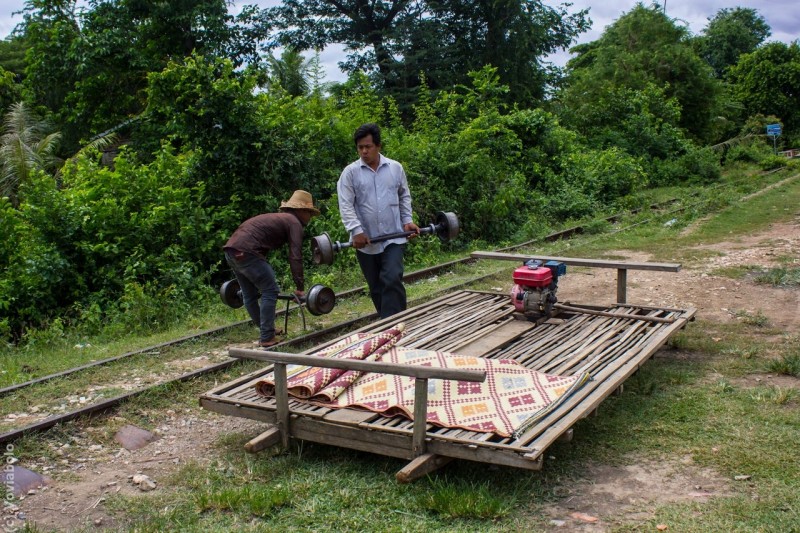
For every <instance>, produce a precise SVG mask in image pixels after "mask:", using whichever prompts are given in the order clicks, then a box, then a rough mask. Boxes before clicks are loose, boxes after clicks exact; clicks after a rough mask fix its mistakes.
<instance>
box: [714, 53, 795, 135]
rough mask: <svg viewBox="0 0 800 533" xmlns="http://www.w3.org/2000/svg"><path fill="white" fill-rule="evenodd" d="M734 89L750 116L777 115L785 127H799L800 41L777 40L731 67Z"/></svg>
mask: <svg viewBox="0 0 800 533" xmlns="http://www.w3.org/2000/svg"><path fill="white" fill-rule="evenodd" d="M728 81H729V82H730V83H731V85H732V91H733V93H734V94H735V95H736V96H737V97H738V99H739V100H740V101H741V102H742V103H743V104H744V106H745V111H746V115H747V116H751V115H755V114H759V113H760V114H762V115H775V116H777V117H780V118H781V119H782V120H783V123H784V125H785V126H786V130H788V131H791V132H793V133H797V132H798V130H799V129H800V91H798V87H800V44H798V42H797V41H795V42H793V43H792V44H785V43H781V42H774V43H769V44H766V45H764V46H762V47H760V48H758V49H757V50H755V51H754V52H752V53H750V54H744V55H743V56H741V57H740V58H739V62H738V63H737V64H736V65H734V66H732V67H731V68H730V69H729V70H728Z"/></svg>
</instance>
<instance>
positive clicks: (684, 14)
mask: <svg viewBox="0 0 800 533" xmlns="http://www.w3.org/2000/svg"><path fill="white" fill-rule="evenodd" d="M278 3H280V2H279V0H258V1H257V0H249V1H239V2H235V3H234V6H233V7H232V8H231V9H232V10H233V11H234V12H235V11H238V9H240V8H241V6H242V5H244V4H255V5H258V6H261V7H271V6H274V5H277V4H278ZM544 3H545V4H546V5H550V6H557V5H560V4H562V3H565V2H562V1H560V0H544ZM569 3H571V4H572V6H571V7H569V8H568V11H569V12H571V13H572V12H576V11H578V10H581V9H589V18H590V19H592V27H591V29H590V30H589V31H588V32H586V33H583V34H581V36H580V37H579V39H578V43H586V42H591V41H594V40H596V39H597V38H599V37H600V35H602V33H603V31H604V29H605V28H606V27H607V26H608V25H610V24H612V23H613V22H614V21H615V20H616V19H618V18H619V17H620V16H622V15H623V14H624V13H626V12H628V11H630V10H631V9H632V8H633V7H634V6H635V5H636V4H637V0H571V2H569ZM657 3H658V5H660V6H662V7H663V8H664V9H665V10H666V13H667V15H669V16H670V17H671V18H673V19H675V20H676V21H677V22H678V23H679V24H683V25H685V26H687V27H688V28H689V30H690V31H691V32H692V33H693V34H698V33H700V32H701V31H702V30H703V28H705V26H706V25H707V24H708V19H709V18H712V17H713V16H714V15H715V14H716V13H717V12H718V11H719V10H720V9H723V8H735V7H746V8H753V9H755V10H757V11H758V13H759V14H760V15H761V16H762V17H764V19H766V21H767V24H769V25H770V27H771V28H772V36H771V37H770V38H769V39H768V41H782V42H785V43H790V42H792V41H795V40H797V39H800V9H798V8H797V5H798V2H797V0H768V1H765V0H758V1H754V0H739V1H735V0H734V1H730V0H658V2H657ZM644 4H645V5H650V1H649V0H646V1H645V2H644ZM24 5H25V0H3V5H2V7H0V37H2V38H4V37H6V36H7V35H8V34H9V33H11V31H12V30H13V29H14V27H15V26H16V25H17V24H18V23H19V22H21V21H22V16H21V15H19V14H17V15H14V14H13V13H14V12H15V11H20V10H21V9H22V8H23V6H24ZM569 58H570V55H569V53H568V52H560V53H558V54H555V55H553V56H550V57H549V58H548V60H549V61H551V62H553V63H554V64H556V65H558V66H563V65H564V64H565V63H566V62H567V60H569ZM343 59H344V53H343V52H342V49H341V47H337V46H331V47H328V48H326V49H325V50H324V51H323V52H322V53H321V54H320V60H321V62H322V64H323V67H324V69H325V72H326V77H327V81H343V80H345V79H346V77H345V76H344V74H342V73H341V71H340V70H339V68H338V66H337V63H338V62H339V61H341V60H343Z"/></svg>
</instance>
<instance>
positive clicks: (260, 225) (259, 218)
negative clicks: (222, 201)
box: [223, 213, 305, 291]
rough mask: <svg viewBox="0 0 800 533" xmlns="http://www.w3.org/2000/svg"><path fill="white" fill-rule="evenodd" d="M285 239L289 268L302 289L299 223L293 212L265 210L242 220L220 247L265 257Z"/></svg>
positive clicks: (301, 234)
mask: <svg viewBox="0 0 800 533" xmlns="http://www.w3.org/2000/svg"><path fill="white" fill-rule="evenodd" d="M286 243H289V268H290V269H291V271H292V279H293V280H294V283H295V286H296V288H297V290H301V291H302V290H305V285H304V280H303V253H302V250H303V248H302V246H303V224H302V223H301V222H300V219H298V218H297V217H296V216H295V215H294V214H293V213H266V214H263V215H256V216H254V217H253V218H249V219H247V220H245V221H244V222H242V224H241V225H240V226H239V227H238V228H236V231H234V232H233V235H231V238H230V239H228V242H227V243H225V246H224V247H223V250H226V251H228V250H235V251H238V252H244V253H246V254H253V255H257V256H259V257H261V258H262V259H266V258H267V254H268V253H269V252H270V251H272V250H277V249H278V248H280V247H281V246H283V245H285V244H286Z"/></svg>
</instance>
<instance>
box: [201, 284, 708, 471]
mask: <svg viewBox="0 0 800 533" xmlns="http://www.w3.org/2000/svg"><path fill="white" fill-rule="evenodd" d="M694 314H695V310H694V309H686V310H684V309H673V308H658V307H650V306H637V305H629V304H623V303H620V304H616V305H611V306H606V307H598V306H588V305H587V306H580V305H577V304H572V305H571V306H570V309H569V310H558V315H557V316H555V317H554V318H553V319H551V320H546V321H543V322H541V323H533V322H528V321H525V320H519V316H518V314H517V313H516V312H515V310H514V308H513V305H511V304H510V302H509V297H508V295H507V294H498V293H490V292H480V291H458V292H456V293H452V294H448V295H445V296H442V297H440V298H437V299H436V300H433V301H431V302H428V303H426V304H423V305H421V306H418V307H414V308H412V309H409V310H407V311H405V312H403V313H401V314H399V315H395V316H394V317H391V318H389V319H384V320H380V321H377V322H374V323H372V324H369V325H367V326H364V327H363V328H360V329H359V330H357V331H361V332H365V333H373V332H378V331H382V330H384V329H386V328H388V327H390V326H393V325H394V324H396V323H397V322H405V323H406V331H407V333H406V335H405V336H404V337H403V338H402V339H401V341H400V343H399V344H400V345H401V346H406V347H409V348H423V349H432V350H439V351H449V352H456V353H462V354H465V355H477V356H481V357H488V358H498V359H499V358H511V359H515V360H516V361H517V362H519V363H520V364H522V365H524V366H526V367H527V368H533V369H536V370H539V371H542V372H548V373H554V374H562V375H572V374H574V373H577V372H584V371H588V372H590V373H591V375H592V380H591V381H590V382H588V383H587V384H586V385H584V386H583V387H581V388H580V389H578V390H577V391H576V392H575V393H573V394H572V395H571V396H570V397H569V398H567V399H566V400H564V401H563V402H561V403H560V404H559V406H558V407H557V408H556V409H553V410H552V411H550V412H549V413H548V414H547V415H546V416H544V417H543V418H542V419H541V420H539V421H538V422H537V423H536V424H535V425H534V426H532V427H531V428H530V429H529V430H527V431H526V433H525V434H523V435H520V436H518V437H516V438H503V437H499V436H497V435H494V434H490V433H480V432H474V431H466V430H461V429H448V428H439V427H434V426H432V425H430V424H427V425H426V424H414V423H413V422H411V421H409V420H406V419H404V418H402V417H399V416H395V417H384V416H382V415H379V414H376V413H373V412H369V411H362V410H358V409H354V408H345V409H338V410H334V409H329V408H325V407H320V406H317V405H312V404H310V403H308V402H304V401H301V400H297V399H294V398H289V397H288V396H286V395H285V394H284V393H283V391H281V392H280V393H279V394H278V398H277V399H276V398H264V397H261V396H259V395H258V394H256V392H255V391H254V389H253V386H254V384H255V383H256V382H258V381H260V380H261V379H262V378H263V377H264V376H265V375H266V374H268V373H269V372H270V371H271V370H272V367H267V368H264V369H261V370H259V371H256V372H253V373H251V374H249V375H247V376H243V377H241V378H238V379H236V380H233V381H232V382H230V383H226V384H224V385H221V386H219V387H217V388H215V389H214V390H212V391H209V392H208V393H206V394H203V395H201V397H200V404H201V405H202V406H203V407H204V408H206V409H209V410H212V411H215V412H218V413H222V414H226V415H233V416H241V417H245V418H251V419H254V420H260V421H263V422H266V423H268V424H270V425H271V427H269V428H268V429H267V431H266V432H265V433H263V434H262V435H259V436H258V437H256V438H254V439H253V440H251V441H250V442H249V443H248V444H247V445H246V449H248V450H249V451H257V450H259V449H263V448H264V447H267V446H272V445H275V444H282V445H284V446H285V445H286V444H288V441H289V439H290V438H294V439H301V440H308V441H312V442H319V443H324V444H328V445H335V446H341V447H345V448H351V449H355V450H362V451H368V452H373V453H378V454H381V455H386V456H390V457H397V458H401V459H406V460H408V461H410V462H409V463H408V464H407V465H406V466H405V467H404V468H403V469H401V470H400V471H399V472H398V473H397V479H398V481H401V482H407V481H411V480H413V479H415V478H418V477H419V476H422V475H425V474H426V473H428V472H431V471H433V470H435V469H436V468H439V467H440V466H442V465H443V464H446V463H447V462H448V461H450V460H452V459H467V460H472V461H479V462H485V463H490V464H497V465H507V466H514V467H518V468H525V469H529V470H538V469H540V468H541V466H542V461H543V457H544V452H545V450H546V449H547V448H548V447H549V446H550V445H551V444H553V443H554V442H556V441H557V440H559V439H562V440H563V439H567V438H569V437H570V436H571V435H572V432H573V426H574V425H575V423H576V422H578V421H579V420H580V419H581V418H584V417H586V416H589V415H591V414H592V413H596V412H597V410H598V407H599V406H600V404H601V403H602V402H603V400H604V399H605V398H607V397H608V396H610V395H611V394H614V393H616V392H617V391H619V390H620V388H621V386H622V384H623V382H624V381H625V380H626V379H627V378H628V377H629V376H630V375H631V374H633V372H635V371H636V370H637V369H638V368H639V367H640V366H641V365H642V364H644V363H645V362H646V361H647V360H648V359H649V358H650V357H651V356H652V355H653V354H654V353H655V352H656V351H657V350H658V349H659V348H660V347H661V346H662V345H663V344H664V343H665V342H666V341H667V340H668V339H669V338H670V337H671V336H672V335H674V334H675V333H676V332H678V331H679V330H680V329H681V328H683V327H684V326H685V325H686V323H687V322H688V321H689V320H692V319H693V317H694ZM654 319H657V320H654ZM344 337H345V336H342V337H340V338H338V339H332V340H331V341H329V342H327V343H324V344H322V345H320V346H317V347H315V348H314V349H313V350H309V351H316V350H319V349H321V348H324V347H326V346H330V345H331V344H333V343H335V342H337V341H338V340H340V339H341V338H344ZM244 352H248V353H249V352H252V350H238V349H232V350H231V353H232V354H237V353H239V354H242V353H244ZM260 354H263V357H264V359H269V358H272V359H273V360H276V361H277V364H276V365H275V370H276V372H275V377H276V379H277V380H278V381H284V380H285V376H283V374H285V364H286V363H287V362H288V361H289V360H290V359H291V360H292V361H302V360H306V359H303V357H308V356H307V355H306V356H298V355H293V354H283V353H278V352H260ZM260 354H259V358H261V355H260ZM309 360H312V359H309ZM313 360H315V359H313ZM307 361H308V360H307ZM315 361H316V360H315ZM361 363H365V364H371V365H374V364H379V363H375V362H361ZM280 366H283V367H284V368H283V370H279V367H280ZM440 370H441V369H440ZM409 371H411V372H414V370H409ZM415 377H417V376H415ZM418 379H421V380H423V379H426V378H425V376H423V375H420V376H418ZM419 385H421V383H418V388H417V390H418V391H419V390H424V389H425V387H421V389H420V387H419ZM420 394H421V393H420ZM420 399H421V398H420ZM416 405H424V402H417V404H416ZM417 419H418V420H419V419H420V418H417ZM422 419H423V420H424V418H422Z"/></svg>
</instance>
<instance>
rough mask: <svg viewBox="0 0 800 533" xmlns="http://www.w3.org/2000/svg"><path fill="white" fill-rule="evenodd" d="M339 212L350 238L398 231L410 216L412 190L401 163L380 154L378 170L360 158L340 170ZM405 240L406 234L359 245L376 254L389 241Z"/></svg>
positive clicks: (398, 242)
mask: <svg viewBox="0 0 800 533" xmlns="http://www.w3.org/2000/svg"><path fill="white" fill-rule="evenodd" d="M336 191H337V193H338V196H339V213H340V215H341V217H342V224H344V227H345V229H346V230H347V231H348V232H349V233H350V237H351V239H352V237H354V236H356V235H358V234H359V233H366V234H367V236H368V237H369V238H370V239H372V238H375V237H380V236H381V235H387V234H390V233H400V232H402V231H403V225H404V224H408V223H410V222H411V221H412V219H411V193H410V191H409V188H408V180H407V178H406V173H405V170H403V166H402V165H401V164H400V163H398V162H397V161H394V160H393V159H389V158H388V157H384V156H383V155H381V156H380V161H379V163H378V170H372V168H370V167H369V165H367V164H366V163H364V162H362V161H361V159H358V160H357V161H355V162H353V163H351V164H350V165H348V166H347V167H345V169H344V170H343V171H342V175H341V176H340V177H339V182H338V183H337V185H336ZM406 242H408V239H406V238H405V237H401V238H397V239H390V240H387V241H382V242H376V243H372V244H369V245H367V246H365V247H364V248H361V249H360V250H359V251H361V252H364V253H367V254H379V253H381V252H383V250H384V249H385V248H386V246H388V245H389V244H392V243H397V244H403V243H406Z"/></svg>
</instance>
